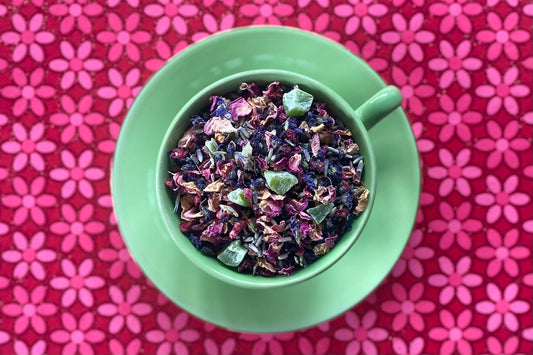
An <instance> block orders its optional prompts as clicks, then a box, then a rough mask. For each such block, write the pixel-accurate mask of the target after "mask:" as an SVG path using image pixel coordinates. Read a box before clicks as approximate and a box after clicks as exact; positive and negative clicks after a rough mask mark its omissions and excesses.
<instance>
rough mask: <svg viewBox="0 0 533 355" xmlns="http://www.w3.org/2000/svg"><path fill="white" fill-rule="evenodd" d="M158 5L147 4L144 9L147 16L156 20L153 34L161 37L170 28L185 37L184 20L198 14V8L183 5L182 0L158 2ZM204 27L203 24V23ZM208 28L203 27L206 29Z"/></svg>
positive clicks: (185, 23)
mask: <svg viewBox="0 0 533 355" xmlns="http://www.w3.org/2000/svg"><path fill="white" fill-rule="evenodd" d="M157 2H158V4H149V5H146V7H145V8H144V13H145V14H146V15H147V16H150V17H153V18H157V19H158V20H157V24H156V26H155V33H157V34H158V35H163V34H165V33H167V32H168V30H169V29H170V27H171V26H172V28H173V29H174V30H175V31H176V32H177V33H179V34H180V35H185V34H187V32H188V31H189V28H188V26H187V22H186V20H185V19H186V18H191V17H194V16H196V14H198V7H197V6H196V5H193V4H185V3H183V2H184V1H183V0H158V1H157ZM204 26H205V22H204ZM207 27H208V26H205V28H207Z"/></svg>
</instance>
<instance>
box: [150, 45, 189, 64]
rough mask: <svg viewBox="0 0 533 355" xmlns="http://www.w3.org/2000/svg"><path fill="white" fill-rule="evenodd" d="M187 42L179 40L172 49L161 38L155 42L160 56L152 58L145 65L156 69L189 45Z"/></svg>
mask: <svg viewBox="0 0 533 355" xmlns="http://www.w3.org/2000/svg"><path fill="white" fill-rule="evenodd" d="M187 45H188V44H187V42H185V41H183V40H182V41H179V42H178V43H176V45H175V46H174V49H171V48H170V46H169V45H168V43H167V42H165V41H163V40H160V41H157V43H156V44H155V51H156V53H157V55H158V58H150V59H148V60H147V61H146V63H144V67H145V68H146V69H148V70H150V71H156V70H158V69H159V68H161V67H162V66H163V64H165V62H166V61H167V60H169V59H170V58H171V57H172V56H173V55H175V54H177V53H179V52H181V51H182V50H183V49H185V47H187Z"/></svg>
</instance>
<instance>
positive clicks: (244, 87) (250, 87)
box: [239, 83, 260, 97]
mask: <svg viewBox="0 0 533 355" xmlns="http://www.w3.org/2000/svg"><path fill="white" fill-rule="evenodd" d="M239 90H240V91H245V92H247V93H248V95H250V96H252V97H257V96H258V95H259V92H260V90H259V87H258V86H257V84H256V83H250V84H248V83H242V84H241V85H240V86H239Z"/></svg>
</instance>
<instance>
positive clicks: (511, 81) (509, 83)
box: [476, 67, 531, 116]
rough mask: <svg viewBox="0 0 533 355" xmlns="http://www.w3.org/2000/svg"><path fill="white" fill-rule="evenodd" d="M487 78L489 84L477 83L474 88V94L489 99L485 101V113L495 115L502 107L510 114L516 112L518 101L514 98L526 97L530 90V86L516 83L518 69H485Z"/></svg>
mask: <svg viewBox="0 0 533 355" xmlns="http://www.w3.org/2000/svg"><path fill="white" fill-rule="evenodd" d="M487 80H488V81H489V83H490V84H488V85H479V86H478V87H477V88H476V95H477V96H479V97H482V98H485V99H489V102H488V103H487V114H488V115H491V116H492V115H495V114H497V113H498V112H499V111H500V110H501V108H502V107H503V108H504V109H505V111H507V112H508V113H509V114H510V115H516V114H518V102H517V101H516V98H519V97H526V96H527V95H529V93H530V92H531V90H530V88H529V87H528V86H527V85H524V84H517V83H516V81H517V80H518V69H517V68H516V67H511V68H509V69H507V70H506V71H505V73H503V75H502V74H501V73H500V72H499V71H498V70H497V69H496V68H492V67H491V68H488V69H487Z"/></svg>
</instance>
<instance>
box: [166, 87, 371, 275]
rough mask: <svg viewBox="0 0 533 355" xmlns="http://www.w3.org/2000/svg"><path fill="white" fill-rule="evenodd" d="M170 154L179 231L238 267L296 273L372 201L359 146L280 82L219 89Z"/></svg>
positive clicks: (307, 98)
mask: <svg viewBox="0 0 533 355" xmlns="http://www.w3.org/2000/svg"><path fill="white" fill-rule="evenodd" d="M190 122H191V125H190V127H188V129H187V130H185V132H184V134H183V136H182V137H181V138H180V139H179V141H178V142H177V143H176V147H174V149H172V150H171V151H169V152H168V157H169V158H170V162H171V165H170V166H169V167H168V171H169V172H170V177H169V179H167V180H166V181H165V184H166V185H167V186H168V188H170V189H171V190H172V191H173V192H174V193H175V200H174V212H175V213H176V214H178V216H180V225H179V228H180V230H181V231H182V232H183V233H184V234H185V235H186V236H187V238H188V239H189V240H190V242H191V243H192V244H193V245H194V246H195V248H196V249H198V251H199V252H201V253H202V254H204V255H206V256H208V257H212V258H218V260H219V261H220V262H222V263H223V264H225V265H227V266H228V267H233V268H236V270H237V271H238V272H242V273H249V274H254V275H260V276H264V277H269V276H272V275H290V274H291V273H292V272H295V271H297V270H299V269H302V268H305V267H307V265H309V264H310V263H312V262H314V261H315V260H316V259H318V258H320V257H321V256H322V255H324V254H327V253H328V252H329V251H330V250H331V249H332V248H334V247H335V244H336V242H337V241H338V240H339V238H342V235H343V234H344V233H346V232H347V231H349V230H350V229H351V224H352V222H353V220H354V219H355V218H357V216H359V215H360V214H361V213H362V212H363V211H364V210H365V208H366V206H367V203H368V196H369V191H368V190H367V189H366V187H365V185H364V183H363V181H362V180H361V178H362V176H363V170H364V167H365V164H364V159H363V156H361V155H360V154H359V146H358V145H357V142H354V141H353V137H352V135H351V133H350V131H349V130H347V129H346V128H345V127H344V125H343V124H342V122H341V121H340V120H338V119H335V118H333V117H331V116H330V115H329V113H328V108H327V107H326V105H325V104H324V103H320V102H316V101H313V96H312V95H311V94H309V93H306V92H305V91H303V90H301V89H299V88H298V87H297V86H295V87H287V86H285V85H283V84H282V83H280V82H277V81H275V82H273V83H270V84H269V85H265V86H262V87H259V86H258V85H257V84H255V83H249V84H248V83H243V84H241V85H240V87H239V89H238V90H237V91H235V92H232V93H229V94H227V95H224V96H212V97H211V101H210V102H209V103H208V102H206V107H205V109H204V110H202V111H201V112H198V113H197V114H195V115H193V116H192V117H190Z"/></svg>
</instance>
